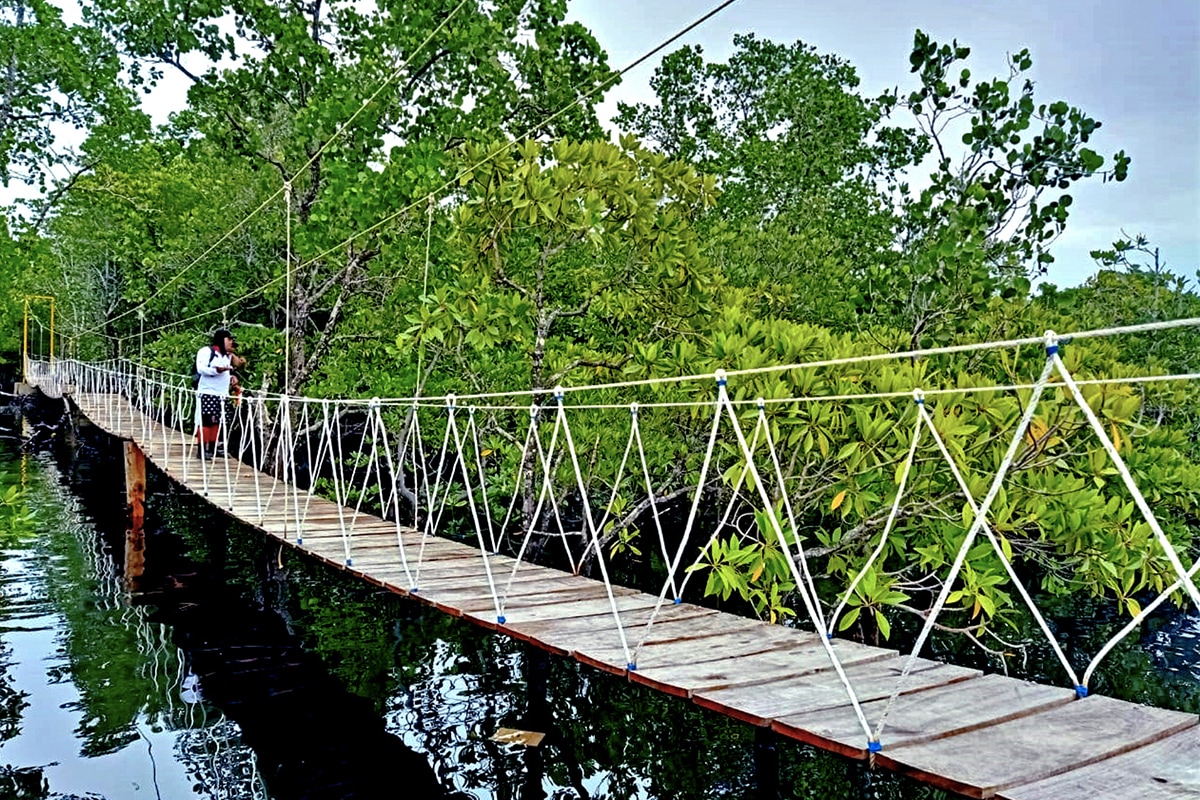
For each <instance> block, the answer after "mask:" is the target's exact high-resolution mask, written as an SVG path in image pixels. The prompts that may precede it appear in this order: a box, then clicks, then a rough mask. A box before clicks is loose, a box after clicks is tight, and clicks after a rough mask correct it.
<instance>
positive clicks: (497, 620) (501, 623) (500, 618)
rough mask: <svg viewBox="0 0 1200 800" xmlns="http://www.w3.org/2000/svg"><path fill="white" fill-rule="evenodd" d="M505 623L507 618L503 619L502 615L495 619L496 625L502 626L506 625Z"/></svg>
mask: <svg viewBox="0 0 1200 800" xmlns="http://www.w3.org/2000/svg"><path fill="white" fill-rule="evenodd" d="M506 622H508V618H507V617H505V616H504V615H503V614H501V615H500V616H498V617H496V624H497V625H503V624H504V623H506Z"/></svg>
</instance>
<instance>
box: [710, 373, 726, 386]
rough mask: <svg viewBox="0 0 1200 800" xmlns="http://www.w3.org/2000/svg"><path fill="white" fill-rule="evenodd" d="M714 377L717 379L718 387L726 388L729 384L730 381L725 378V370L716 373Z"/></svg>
mask: <svg viewBox="0 0 1200 800" xmlns="http://www.w3.org/2000/svg"><path fill="white" fill-rule="evenodd" d="M713 377H714V378H716V379H717V386H725V385H726V384H728V383H729V379H728V378H726V377H725V370H723V369H719V370H717V371H716V372H714V373H713Z"/></svg>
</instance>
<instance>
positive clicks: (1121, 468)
mask: <svg viewBox="0 0 1200 800" xmlns="http://www.w3.org/2000/svg"><path fill="white" fill-rule="evenodd" d="M1052 360H1053V363H1054V366H1055V368H1056V369H1057V370H1058V374H1059V375H1060V376H1061V377H1062V379H1063V383H1065V384H1066V385H1067V388H1068V389H1069V390H1070V392H1071V396H1072V397H1074V398H1075V402H1076V403H1077V404H1078V405H1079V408H1080V410H1082V411H1083V414H1084V416H1085V417H1087V421H1088V424H1089V425H1091V426H1092V430H1093V431H1095V432H1096V437H1097V438H1099V439H1100V444H1101V445H1102V446H1103V447H1104V450H1105V451H1106V452H1107V453H1108V457H1109V458H1111V459H1112V462H1113V466H1115V467H1116V468H1117V472H1118V473H1120V475H1121V480H1122V481H1124V483H1125V488H1126V489H1128V490H1129V493H1130V494H1131V495H1133V502H1134V503H1136V504H1137V507H1138V509H1139V510H1140V511H1141V512H1142V517H1143V518H1145V520H1146V524H1147V525H1149V526H1150V530H1152V531H1154V537H1155V538H1156V539H1157V540H1158V544H1159V546H1160V547H1162V549H1163V552H1164V553H1166V556H1167V559H1168V560H1169V561H1170V562H1171V566H1172V567H1173V568H1174V569H1175V575H1176V576H1177V577H1178V578H1179V579H1180V580H1182V581H1183V587H1184V588H1185V589H1186V590H1187V593H1188V594H1189V595H1191V598H1192V602H1193V603H1194V604H1195V605H1196V608H1197V610H1200V591H1197V589H1196V584H1195V583H1194V582H1193V581H1192V579H1191V576H1190V575H1189V574H1188V571H1187V570H1186V569H1184V567H1183V563H1182V562H1181V561H1180V560H1179V554H1178V553H1176V552H1175V548H1174V547H1173V546H1172V545H1171V540H1170V539H1168V538H1167V534H1166V533H1164V532H1163V529H1162V526H1160V525H1159V524H1158V518H1157V517H1155V516H1154V512H1153V511H1152V510H1151V509H1150V504H1149V503H1147V502H1146V498H1145V497H1143V496H1142V492H1141V490H1140V489H1138V486H1137V483H1135V482H1134V480H1133V476H1132V475H1130V474H1129V467H1127V466H1125V459H1123V458H1121V454H1120V453H1119V452H1117V448H1116V446H1115V445H1113V443H1112V440H1111V439H1110V438H1108V432H1107V431H1105V430H1104V426H1103V425H1101V424H1100V420H1099V419H1097V418H1096V414H1095V412H1093V411H1092V407H1091V406H1089V405H1088V403H1087V400H1085V399H1084V397H1083V393H1082V392H1081V391H1079V387H1078V386H1076V385H1075V381H1074V380H1073V379H1072V378H1071V373H1070V372H1068V371H1067V367H1066V365H1065V364H1063V361H1062V358H1061V357H1060V356H1059V355H1058V352H1057V351H1055V353H1054V355H1053V358H1052Z"/></svg>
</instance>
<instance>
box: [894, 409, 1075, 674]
mask: <svg viewBox="0 0 1200 800" xmlns="http://www.w3.org/2000/svg"><path fill="white" fill-rule="evenodd" d="M917 409H918V411H919V412H920V415H921V417H922V418H923V419H924V420H925V424H926V426H927V427H928V428H929V432H930V434H931V435H932V436H933V440H934V442H936V443H937V446H938V450H939V451H941V454H942V458H943V459H945V461H946V464H947V465H948V466H949V467H950V472H951V474H952V475H954V480H955V481H957V482H958V488H959V490H960V491H962V493H963V497H964V498H966V501H967V505H969V506H970V507H971V513H973V514H974V515H975V516H976V517H977V518H981V519H983V523H982V527H981V530H982V531H983V534H984V536H986V537H987V539H988V541H989V542H991V545H992V549H993V550H994V551H995V552H996V556H997V557H998V558H999V559H1000V563H1001V564H1003V565H1004V571H1005V572H1006V573H1008V579H1009V580H1010V581H1012V584H1013V586H1014V587H1015V588H1016V590H1017V594H1019V595H1021V600H1022V601H1024V603H1025V607H1026V608H1027V609H1029V613H1030V614H1031V615H1032V616H1033V619H1034V621H1035V622H1037V625H1038V627H1039V628H1041V630H1042V634H1043V635H1044V636H1045V637H1046V641H1047V642H1048V643H1049V644H1050V648H1051V649H1052V650H1053V651H1054V655H1055V656H1056V657H1057V658H1058V663H1059V664H1061V665H1062V667H1063V670H1064V671H1065V672H1066V673H1067V677H1068V678H1070V679H1071V685H1072V686H1073V687H1075V686H1079V685H1080V683H1079V676H1078V675H1076V674H1075V668H1074V667H1072V666H1071V662H1070V661H1069V660H1067V656H1066V654H1065V653H1063V650H1062V647H1060V646H1059V644H1058V639H1057V638H1056V637H1055V636H1054V632H1053V631H1051V630H1050V625H1049V623H1047V622H1046V619H1045V618H1044V617H1043V616H1042V612H1041V610H1040V609H1038V607H1037V603H1035V602H1033V598H1032V597H1031V596H1030V595H1029V592H1028V591H1026V589H1025V584H1023V583H1022V582H1021V578H1020V576H1018V575H1017V571H1016V570H1015V569H1014V568H1013V565H1012V563H1011V562H1010V561H1009V558H1008V555H1007V554H1006V553H1005V552H1004V548H1003V547H1002V546H1001V545H1000V540H999V539H998V538H997V537H996V534H995V532H994V531H993V530H992V526H991V525H989V524H988V522H987V519H986V516H985V515H983V514H982V512H981V510H980V508H979V506H978V504H976V502H975V496H974V495H973V494H972V493H971V487H970V485H969V484H968V483H967V480H966V478H965V477H963V474H962V469H961V468H960V467H959V465H958V462H957V461H955V460H954V457H953V456H951V455H950V450H949V448H947V447H946V443H945V441H943V439H942V435H941V434H940V433H938V430H937V427H936V426H935V425H934V424H933V419H932V418H931V417H930V416H929V409H927V408H925V403H924V401H919V402H918V403H917Z"/></svg>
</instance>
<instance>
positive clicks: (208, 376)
mask: <svg viewBox="0 0 1200 800" xmlns="http://www.w3.org/2000/svg"><path fill="white" fill-rule="evenodd" d="M209 356H211V357H212V358H211V359H210V358H209ZM229 366H232V365H231V364H230V358H229V356H228V355H225V354H223V353H221V351H220V350H217V351H214V350H213V349H212V347H201V348H200V350H199V351H198V352H197V353H196V372H197V373H198V374H199V375H200V382H199V383H197V384H196V391H197V392H199V393H200V394H216V395H220V396H222V397H227V396H228V395H229V376H230V375H232V374H233V373H232V372H229V371H228V370H226V371H224V372H220V371H218V370H217V367H229Z"/></svg>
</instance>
